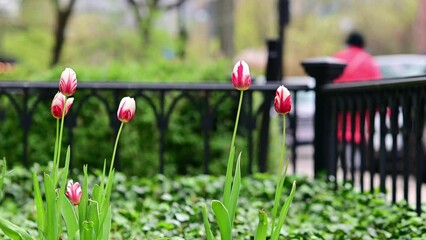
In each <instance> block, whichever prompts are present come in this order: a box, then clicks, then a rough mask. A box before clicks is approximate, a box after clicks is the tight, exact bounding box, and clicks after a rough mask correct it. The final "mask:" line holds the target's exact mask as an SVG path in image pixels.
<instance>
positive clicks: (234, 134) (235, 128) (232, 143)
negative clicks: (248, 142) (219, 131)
mask: <svg viewBox="0 0 426 240" xmlns="http://www.w3.org/2000/svg"><path fill="white" fill-rule="evenodd" d="M243 94H244V91H240V101H239V103H238V111H237V118H236V119H235V126H234V133H233V134H232V141H231V148H232V147H233V146H234V144H235V136H236V135H237V129H238V121H239V119H240V112H241V105H242V103H243Z"/></svg>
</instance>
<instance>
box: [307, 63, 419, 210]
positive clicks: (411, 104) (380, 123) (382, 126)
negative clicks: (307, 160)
mask: <svg viewBox="0 0 426 240" xmlns="http://www.w3.org/2000/svg"><path fill="white" fill-rule="evenodd" d="M304 65H305V69H306V70H307V72H308V73H309V74H310V75H311V76H313V77H316V79H317V86H316V100H317V106H318V107H317V112H316V119H315V120H316V122H315V128H316V132H315V165H316V173H319V172H320V171H325V172H326V173H327V174H328V175H329V176H335V177H336V179H341V180H343V181H351V182H353V183H355V184H356V185H358V186H359V187H360V190H361V191H366V190H367V189H368V190H369V191H374V190H375V189H376V188H377V187H378V188H379V189H380V191H381V192H384V193H385V192H388V193H389V194H391V199H392V201H393V202H396V201H397V194H398V193H399V192H402V197H403V198H404V199H406V200H407V201H409V200H410V199H409V197H410V194H409V191H410V189H411V191H413V190H414V191H415V194H414V196H415V203H416V209H417V211H418V212H419V213H420V212H421V204H422V199H421V196H422V184H423V182H426V175H425V174H426V163H425V161H426V159H425V153H424V151H425V146H426V142H425V139H424V138H423V135H424V133H425V118H424V115H425V101H426V76H424V77H417V78H404V79H384V80H375V81H364V82H353V83H345V84H333V83H331V80H332V79H334V77H335V75H336V74H337V73H338V72H339V69H340V70H341V69H342V66H341V65H340V64H338V63H337V64H336V63H332V62H328V63H327V62H324V61H316V62H315V61H314V62H312V61H311V62H309V61H308V62H305V64H304ZM313 68H315V69H313ZM336 68H337V69H336ZM327 73H332V74H328V75H327ZM410 178H414V179H415V180H414V181H410V180H409V179H410ZM410 182H411V183H413V182H414V184H415V186H414V187H413V186H409V183H410ZM398 183H401V185H402V189H401V187H398ZM411 196H413V195H411ZM398 200H400V199H398ZM411 200H412V199H411Z"/></svg>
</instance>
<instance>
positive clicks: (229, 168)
mask: <svg viewBox="0 0 426 240" xmlns="http://www.w3.org/2000/svg"><path fill="white" fill-rule="evenodd" d="M243 93H244V91H240V101H239V103H238V111H237V118H236V119H235V126H234V133H233V135H232V141H231V147H230V149H229V159H228V164H227V167H226V176H225V187H224V189H223V202H224V204H225V206H227V205H228V201H229V197H230V194H231V187H232V184H231V183H232V170H233V168H234V151H235V147H234V144H235V136H236V135H237V129H238V121H239V119H240V112H241V105H242V102H243Z"/></svg>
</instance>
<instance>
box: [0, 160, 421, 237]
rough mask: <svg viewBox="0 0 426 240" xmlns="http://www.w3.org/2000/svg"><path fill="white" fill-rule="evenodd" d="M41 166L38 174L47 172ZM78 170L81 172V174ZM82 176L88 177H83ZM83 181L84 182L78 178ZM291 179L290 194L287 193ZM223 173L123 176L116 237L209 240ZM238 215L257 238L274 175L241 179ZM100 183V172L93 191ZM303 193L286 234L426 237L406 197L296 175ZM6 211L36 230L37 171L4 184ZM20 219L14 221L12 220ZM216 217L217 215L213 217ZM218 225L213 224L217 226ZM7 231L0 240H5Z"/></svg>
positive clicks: (16, 172)
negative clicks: (209, 206) (209, 209)
mask: <svg viewBox="0 0 426 240" xmlns="http://www.w3.org/2000/svg"><path fill="white" fill-rule="evenodd" d="M42 170H43V169H40V170H39V171H42ZM78 174H79V173H78V172H75V171H74V175H75V176H77V175H78ZM79 176H81V174H80V175H79ZM79 180H80V181H81V179H79ZM293 180H295V177H294V176H293V177H292V176H289V179H288V181H286V184H285V186H284V193H283V196H287V195H288V191H289V190H290V184H291V182H292V181H293ZM223 181H224V177H213V176H206V175H199V176H195V177H176V178H166V177H164V176H161V175H157V176H154V177H152V178H139V177H126V175H124V174H122V173H117V175H116V183H115V185H114V188H115V189H116V190H115V191H114V192H113V195H112V199H111V202H112V204H113V205H114V206H113V209H115V210H114V212H113V221H112V222H113V227H112V228H113V232H112V237H114V238H115V239H202V238H203V230H202V229H203V222H202V216H201V206H203V204H205V203H206V202H210V201H211V199H217V198H220V197H221V195H222V191H223ZM242 181H243V183H242V185H241V186H242V188H241V194H240V200H239V205H238V206H239V208H238V212H237V214H236V219H235V225H234V226H235V229H236V232H235V236H238V238H237V239H251V237H252V236H253V232H254V230H255V227H256V224H257V214H258V210H259V209H272V204H273V196H274V192H275V183H274V182H275V176H271V175H263V174H255V175H253V176H250V177H244V178H243V179H242ZM95 182H97V181H95V179H93V175H92V176H91V178H90V179H89V188H90V187H93V184H94V183H95ZM297 182H298V190H297V191H296V195H295V198H294V200H293V204H292V206H291V208H290V211H289V216H288V217H287V221H286V223H285V224H284V227H283V230H282V232H281V234H282V239H284V237H285V239H424V238H425V237H426V226H425V224H424V223H425V221H426V212H423V214H422V215H421V216H418V215H417V213H415V212H414V211H413V209H412V208H411V207H410V206H409V205H407V204H406V203H405V202H400V203H398V204H396V205H393V204H391V203H389V202H387V201H386V200H385V197H384V195H381V194H373V193H359V192H357V191H356V190H354V189H353V188H352V186H351V185H350V184H348V183H339V184H338V185H337V190H335V189H334V188H335V185H334V184H333V183H332V182H330V181H328V180H324V179H318V180H315V181H311V180H307V179H306V178H301V177H297ZM4 190H5V198H4V199H3V200H2V202H0V204H1V206H2V211H0V216H3V217H9V218H10V219H14V221H15V222H19V223H22V226H23V227H26V229H33V230H35V231H32V232H31V233H32V234H36V232H37V231H36V225H35V218H34V217H35V215H34V214H35V213H34V205H33V204H32V201H33V200H32V196H31V194H32V183H31V173H30V172H29V171H28V170H25V169H22V168H14V169H13V171H12V172H11V173H10V174H8V175H7V178H6V181H5V186H4ZM12 216H13V218H12ZM210 217H211V218H213V216H212V215H211V216H210ZM213 226H214V225H213ZM1 234H2V233H0V238H2V235H1Z"/></svg>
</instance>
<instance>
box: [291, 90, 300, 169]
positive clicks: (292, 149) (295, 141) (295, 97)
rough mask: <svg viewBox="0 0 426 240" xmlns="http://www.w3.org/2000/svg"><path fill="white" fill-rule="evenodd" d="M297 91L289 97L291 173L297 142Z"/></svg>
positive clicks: (294, 164) (294, 167) (294, 162)
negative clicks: (291, 139) (290, 102)
mask: <svg viewBox="0 0 426 240" xmlns="http://www.w3.org/2000/svg"><path fill="white" fill-rule="evenodd" d="M297 93H298V91H294V94H293V98H292V99H291V100H292V101H293V117H291V118H290V125H291V126H292V128H293V131H292V133H291V134H292V138H293V144H292V146H291V155H292V156H291V162H292V164H293V173H296V157H297V153H296V147H297V145H298V144H299V142H298V139H297V134H296V133H297V107H296V106H297Z"/></svg>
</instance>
